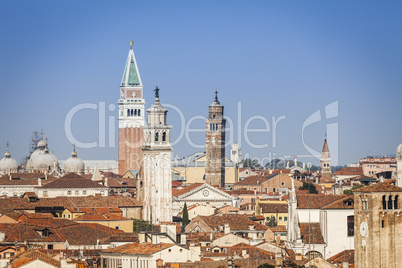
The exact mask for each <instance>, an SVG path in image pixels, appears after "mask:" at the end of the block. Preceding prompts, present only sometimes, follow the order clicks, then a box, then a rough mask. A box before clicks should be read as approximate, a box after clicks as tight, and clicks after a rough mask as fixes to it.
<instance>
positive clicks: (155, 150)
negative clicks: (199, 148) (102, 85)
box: [141, 87, 173, 224]
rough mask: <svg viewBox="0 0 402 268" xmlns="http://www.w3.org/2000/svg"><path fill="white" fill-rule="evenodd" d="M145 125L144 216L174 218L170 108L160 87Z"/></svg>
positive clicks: (151, 219)
mask: <svg viewBox="0 0 402 268" xmlns="http://www.w3.org/2000/svg"><path fill="white" fill-rule="evenodd" d="M147 115H148V116H147V125H146V126H144V146H143V147H142V153H143V170H142V172H141V173H142V177H143V178H142V182H143V187H142V188H143V189H142V191H143V193H142V194H143V204H144V209H143V219H144V220H146V221H149V222H152V224H160V223H161V222H171V221H172V216H173V215H172V167H171V158H172V156H171V152H172V147H171V146H170V129H171V128H172V127H171V126H168V125H167V109H165V108H163V107H162V105H161V104H160V103H159V89H158V87H156V89H155V103H154V104H153V105H152V107H151V108H149V109H148V110H147Z"/></svg>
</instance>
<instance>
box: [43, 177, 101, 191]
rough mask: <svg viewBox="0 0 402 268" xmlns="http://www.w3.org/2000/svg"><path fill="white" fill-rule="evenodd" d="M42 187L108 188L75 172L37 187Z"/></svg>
mask: <svg viewBox="0 0 402 268" xmlns="http://www.w3.org/2000/svg"><path fill="white" fill-rule="evenodd" d="M37 188H42V189H57V188H64V189H66V188H67V189H68V188H108V187H106V186H103V185H100V184H99V183H97V182H94V181H92V180H89V179H85V178H83V177H81V176H80V175H78V174H76V173H67V174H66V175H64V176H63V177H61V178H59V179H57V180H54V181H52V182H49V183H47V184H45V185H43V186H40V187H37Z"/></svg>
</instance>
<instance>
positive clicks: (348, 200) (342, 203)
mask: <svg viewBox="0 0 402 268" xmlns="http://www.w3.org/2000/svg"><path fill="white" fill-rule="evenodd" d="M321 209H354V196H345V197H343V198H341V199H338V200H335V201H334V202H331V203H329V204H328V205H325V206H323V207H322V208H321Z"/></svg>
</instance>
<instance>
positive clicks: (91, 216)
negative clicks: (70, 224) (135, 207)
mask: <svg viewBox="0 0 402 268" xmlns="http://www.w3.org/2000/svg"><path fill="white" fill-rule="evenodd" d="M74 220H75V221H131V219H129V218H126V217H123V216H120V215H117V214H116V213H100V212H88V213H84V214H83V215H81V216H79V217H77V218H76V219H74Z"/></svg>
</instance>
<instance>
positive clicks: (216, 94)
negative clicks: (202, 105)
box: [213, 89, 221, 104]
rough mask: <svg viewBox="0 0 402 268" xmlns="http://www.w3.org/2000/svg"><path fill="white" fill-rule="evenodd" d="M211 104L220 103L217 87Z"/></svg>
mask: <svg viewBox="0 0 402 268" xmlns="http://www.w3.org/2000/svg"><path fill="white" fill-rule="evenodd" d="M213 104H221V103H220V102H219V100H218V89H216V90H215V100H214V102H213Z"/></svg>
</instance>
